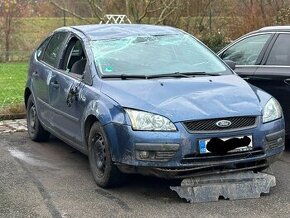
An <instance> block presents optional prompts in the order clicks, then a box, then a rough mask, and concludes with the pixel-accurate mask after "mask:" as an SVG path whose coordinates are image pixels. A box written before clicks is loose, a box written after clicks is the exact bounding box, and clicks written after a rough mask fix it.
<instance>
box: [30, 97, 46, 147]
mask: <svg viewBox="0 0 290 218" xmlns="http://www.w3.org/2000/svg"><path fill="white" fill-rule="evenodd" d="M27 129H28V134H29V136H30V138H31V139H32V140H33V141H37V142H40V141H47V140H48V139H49V136H50V133H49V132H48V131H46V130H45V129H44V128H43V127H42V126H41V123H40V121H39V119H38V116H37V111H36V107H35V104H34V100H33V97H32V95H30V96H29V98H28V101H27Z"/></svg>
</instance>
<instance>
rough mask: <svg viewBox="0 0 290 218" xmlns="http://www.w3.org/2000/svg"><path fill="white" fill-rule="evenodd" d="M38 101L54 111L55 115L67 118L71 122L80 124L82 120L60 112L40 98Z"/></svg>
mask: <svg viewBox="0 0 290 218" xmlns="http://www.w3.org/2000/svg"><path fill="white" fill-rule="evenodd" d="M37 100H38V101H39V102H40V103H42V104H44V105H45V106H46V107H48V108H49V109H51V110H52V111H54V112H55V113H57V114H60V115H62V116H64V117H66V118H68V119H70V120H73V121H74V122H79V120H80V119H79V118H76V117H73V116H71V115H69V114H67V113H64V112H62V111H60V110H58V109H56V108H54V107H52V106H51V105H49V104H47V103H46V102H44V101H42V100H41V99H40V98H37Z"/></svg>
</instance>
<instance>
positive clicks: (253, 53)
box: [222, 34, 271, 65]
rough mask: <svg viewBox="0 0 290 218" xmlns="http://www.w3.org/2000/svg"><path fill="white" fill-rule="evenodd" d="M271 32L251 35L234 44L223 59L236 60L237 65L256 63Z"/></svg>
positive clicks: (224, 54)
mask: <svg viewBox="0 0 290 218" xmlns="http://www.w3.org/2000/svg"><path fill="white" fill-rule="evenodd" d="M270 36H271V34H263V35H256V36H251V37H248V38H246V39H243V40H242V41H240V42H238V43H236V44H234V45H233V46H232V47H230V48H229V49H228V50H226V51H225V52H224V53H223V55H222V59H223V60H231V61H234V62H235V63H236V64H237V65H254V64H256V62H257V59H258V57H259V55H260V53H261V51H262V49H263V48H264V46H265V44H266V43H267V41H268V40H269V39H270Z"/></svg>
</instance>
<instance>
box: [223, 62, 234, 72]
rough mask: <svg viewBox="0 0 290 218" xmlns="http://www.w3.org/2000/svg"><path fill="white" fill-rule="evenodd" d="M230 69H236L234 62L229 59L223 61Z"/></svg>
mask: <svg viewBox="0 0 290 218" xmlns="http://www.w3.org/2000/svg"><path fill="white" fill-rule="evenodd" d="M224 62H225V63H226V64H227V65H228V66H229V67H230V68H231V69H232V70H235V69H236V63H235V62H233V61H231V60H225V61H224Z"/></svg>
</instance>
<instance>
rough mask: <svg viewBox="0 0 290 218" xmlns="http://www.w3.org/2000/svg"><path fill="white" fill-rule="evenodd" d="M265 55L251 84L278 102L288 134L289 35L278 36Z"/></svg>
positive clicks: (289, 124)
mask: <svg viewBox="0 0 290 218" xmlns="http://www.w3.org/2000/svg"><path fill="white" fill-rule="evenodd" d="M267 53H268V55H267V56H265V57H264V59H263V62H262V65H260V66H259V67H258V69H257V71H256V72H255V75H254V78H253V79H252V80H251V83H252V84H253V85H255V86H257V87H259V88H261V89H263V90H265V91H266V92H268V93H270V94H271V95H273V96H274V97H275V98H276V99H277V100H278V101H279V102H280V104H281V106H282V108H283V111H284V116H285V120H286V131H287V134H290V132H289V129H290V34H289V33H280V34H278V35H277V37H276V39H275V42H274V43H273V46H271V47H270V48H269V49H268V52H267Z"/></svg>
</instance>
